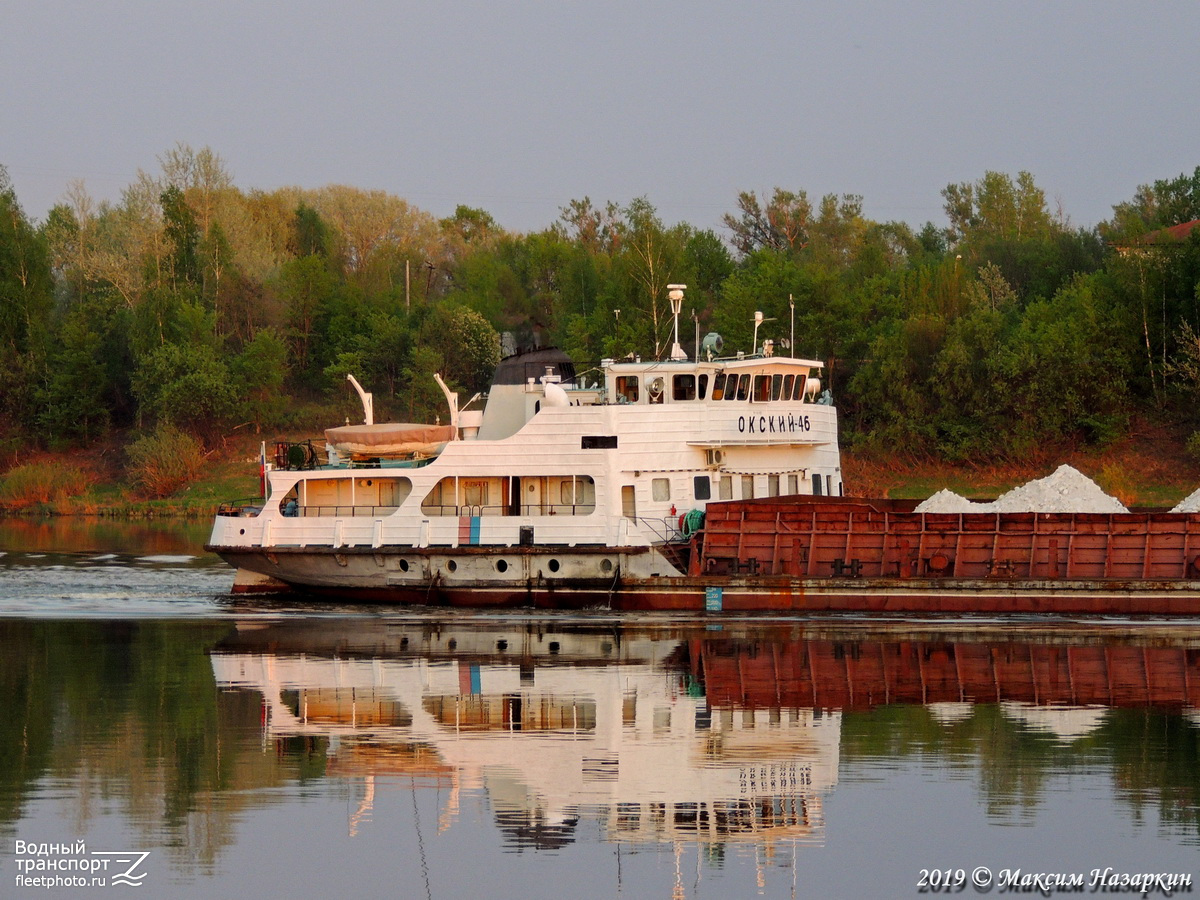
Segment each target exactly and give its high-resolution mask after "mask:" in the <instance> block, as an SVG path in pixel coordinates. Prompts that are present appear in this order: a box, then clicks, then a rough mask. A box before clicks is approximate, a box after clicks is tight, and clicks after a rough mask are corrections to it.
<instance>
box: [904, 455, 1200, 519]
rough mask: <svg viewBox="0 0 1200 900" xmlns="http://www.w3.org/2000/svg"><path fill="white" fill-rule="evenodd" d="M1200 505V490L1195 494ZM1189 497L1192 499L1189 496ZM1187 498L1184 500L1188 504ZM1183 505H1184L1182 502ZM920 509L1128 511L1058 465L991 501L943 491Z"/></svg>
mask: <svg viewBox="0 0 1200 900" xmlns="http://www.w3.org/2000/svg"><path fill="white" fill-rule="evenodd" d="M1192 496H1193V497H1195V498H1196V503H1197V504H1198V505H1200V491H1197V492H1196V494H1193V495H1192ZM1188 499H1189V500H1190V499H1192V498H1190V497H1189V498H1188ZM1186 502H1187V500H1185V501H1184V503H1186ZM1181 505H1182V504H1181ZM916 511H917V512H938V513H947V512H948V513H959V512H1060V513H1123V512H1129V510H1127V509H1126V508H1125V507H1124V506H1123V505H1122V504H1121V501H1120V500H1118V499H1117V498H1115V497H1110V496H1109V495H1108V494H1106V493H1104V491H1102V490H1101V489H1100V486H1099V485H1098V484H1096V482H1094V481H1092V479H1090V478H1088V477H1087V476H1086V475H1084V474H1083V473H1082V472H1080V471H1079V470H1078V469H1075V468H1072V467H1071V466H1067V465H1063V466H1059V467H1058V468H1057V469H1056V470H1055V471H1054V472H1052V473H1051V474H1050V475H1047V476H1046V477H1045V478H1038V479H1036V480H1034V481H1030V482H1029V483H1027V484H1023V485H1021V486H1020V487H1015V488H1013V489H1012V490H1011V491H1008V492H1007V493H1004V494H1001V495H1000V496H999V497H997V498H996V500H994V501H993V502H991V503H972V502H971V501H970V500H967V499H966V498H964V497H960V496H959V495H958V494H956V493H954V492H953V491H948V490H941V491H938V492H937V493H936V494H934V495H933V496H932V497H930V498H929V499H928V500H926V501H925V502H924V503H922V504H921V505H920V506H918V507H917V508H916Z"/></svg>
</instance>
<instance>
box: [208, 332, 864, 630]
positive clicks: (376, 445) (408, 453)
mask: <svg viewBox="0 0 1200 900" xmlns="http://www.w3.org/2000/svg"><path fill="white" fill-rule="evenodd" d="M720 345H721V340H720V338H719V337H718V336H717V335H715V334H710V335H709V336H708V337H706V338H705V339H704V341H703V343H702V344H701V349H700V351H699V353H698V356H699V358H697V359H687V358H686V357H684V356H683V354H682V352H681V351H680V350H679V345H678V343H676V345H675V350H674V352H673V353H672V356H673V357H674V358H672V359H670V360H653V361H643V360H638V359H632V360H626V361H620V362H617V361H614V360H605V361H603V362H602V363H601V365H600V368H599V370H598V373H596V374H592V373H585V374H583V375H580V376H576V374H575V371H574V366H573V365H572V363H571V362H570V360H569V358H568V357H567V356H566V355H565V354H562V353H560V352H558V351H555V350H538V351H534V352H531V353H526V354H521V355H517V356H513V357H510V358H508V359H505V360H503V361H502V362H501V363H500V365H499V367H498V368H497V370H496V374H495V379H494V382H493V384H492V387H491V390H490V391H489V392H488V394H487V397H486V402H485V405H484V407H483V409H482V410H474V409H470V408H469V407H470V406H471V404H467V406H468V408H467V409H463V410H459V409H458V402H457V396H456V395H454V394H452V393H451V392H450V391H449V390H446V388H445V386H444V385H443V390H445V392H446V395H447V400H448V403H449V406H450V424H449V425H444V426H428V425H398V424H389V425H377V424H375V423H374V422H373V421H372V412H371V404H370V397H369V395H365V394H364V397H363V399H364V410H365V413H366V415H365V419H366V422H365V424H364V425H362V426H348V427H342V428H332V429H329V430H328V431H326V447H325V452H324V453H323V454H322V453H318V452H316V451H314V450H313V448H312V447H311V446H305V445H290V446H289V445H277V452H276V454H275V461H274V464H268V465H266V466H265V468H266V469H267V471H266V473H265V479H264V480H265V487H266V499H265V501H256V502H253V503H248V502H242V503H233V504H226V505H225V506H223V507H222V509H221V510H220V512H219V513H218V515H217V517H216V522H215V525H214V527H213V531H212V537H211V539H210V542H209V549H211V550H213V551H214V552H216V553H218V554H219V555H220V556H221V557H222V558H224V559H225V560H226V561H227V562H229V563H230V564H231V565H233V566H235V567H237V568H238V569H239V570H242V571H243V572H248V573H254V574H256V575H257V576H265V577H267V578H269V579H273V580H274V581H276V582H282V583H283V584H286V585H290V586H295V587H301V588H304V589H309V590H315V591H335V592H338V593H345V592H347V591H353V592H358V593H359V594H361V595H363V596H364V597H369V598H371V599H381V600H394V601H400V602H412V603H454V604H462V605H471V606H488V605H545V606H564V607H580V606H589V605H596V604H599V605H610V604H611V601H612V598H613V597H614V595H616V594H619V593H620V592H621V591H622V590H623V587H624V585H625V584H626V583H628V582H630V581H639V582H645V581H646V580H648V579H660V578H661V579H671V578H678V577H683V576H686V575H687V574H688V567H689V560H690V559H691V554H690V551H691V549H692V541H691V538H692V537H693V535H694V533H695V532H696V530H697V529H698V528H699V527H700V525H701V523H702V514H703V511H704V508H705V506H706V505H707V504H708V503H709V502H710V501H715V500H734V499H747V498H750V497H769V496H778V495H785V494H822V495H835V496H836V495H840V494H841V491H842V482H841V468H840V459H839V454H838V443H837V413H836V410H835V409H834V407H833V406H832V404H831V401H830V399H829V392H828V391H825V392H822V391H821V386H820V381H819V379H818V378H817V377H816V376H817V371H818V370H819V369H820V368H821V367H822V363H821V362H819V361H817V360H811V359H795V358H789V357H783V356H776V355H774V353H773V348H772V345H771V342H769V341H768V342H765V343H764V344H763V345H762V346H761V347H759V348H758V352H757V353H754V354H751V355H745V354H738V355H737V356H736V357H726V358H720V357H717V356H716V350H717V349H718V348H719V347H720ZM435 377H436V376H435ZM438 381H439V383H441V380H440V379H438ZM355 386H356V387H357V382H355ZM360 393H361V389H360ZM693 574H696V573H693Z"/></svg>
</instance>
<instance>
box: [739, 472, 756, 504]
mask: <svg viewBox="0 0 1200 900" xmlns="http://www.w3.org/2000/svg"><path fill="white" fill-rule="evenodd" d="M742 499H743V500H753V499H754V476H753V475H743V476H742Z"/></svg>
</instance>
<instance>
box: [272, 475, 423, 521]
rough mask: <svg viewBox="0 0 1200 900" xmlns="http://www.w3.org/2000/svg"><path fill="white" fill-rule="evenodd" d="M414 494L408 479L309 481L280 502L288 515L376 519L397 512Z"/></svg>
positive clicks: (316, 479) (323, 479)
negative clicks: (377, 516)
mask: <svg viewBox="0 0 1200 900" xmlns="http://www.w3.org/2000/svg"><path fill="white" fill-rule="evenodd" d="M411 492H412V482H411V481H409V479H407V478H388V477H384V478H376V477H369V478H307V479H304V480H303V481H301V482H300V483H299V484H297V485H296V487H295V488H293V489H292V490H291V491H289V492H288V493H287V495H286V496H284V498H283V500H282V501H281V502H280V506H279V508H280V511H281V512H282V513H283V514H284V515H285V516H375V515H387V514H389V513H392V512H395V511H396V508H397V507H398V506H399V505H400V504H401V503H403V502H404V501H405V500H406V499H407V498H408V495H409V493H411Z"/></svg>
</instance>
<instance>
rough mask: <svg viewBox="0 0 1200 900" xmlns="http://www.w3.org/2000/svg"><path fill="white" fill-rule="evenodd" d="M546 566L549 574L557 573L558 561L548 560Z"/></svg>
mask: <svg viewBox="0 0 1200 900" xmlns="http://www.w3.org/2000/svg"><path fill="white" fill-rule="evenodd" d="M546 566H547V568H549V569H550V571H551V572H557V571H558V560H557V559H552V560H550V562H548V563H547V564H546Z"/></svg>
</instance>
